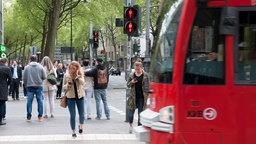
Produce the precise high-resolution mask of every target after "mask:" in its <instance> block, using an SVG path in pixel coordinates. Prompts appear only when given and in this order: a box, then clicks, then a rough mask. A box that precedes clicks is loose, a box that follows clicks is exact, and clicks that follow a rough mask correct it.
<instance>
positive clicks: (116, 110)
mask: <svg viewBox="0 0 256 144" xmlns="http://www.w3.org/2000/svg"><path fill="white" fill-rule="evenodd" d="M108 107H109V109H110V110H112V111H114V112H116V113H118V114H120V115H123V116H124V115H125V112H123V111H121V110H119V109H118V108H116V107H113V106H111V105H109V106H108ZM134 119H135V120H138V116H137V115H136V114H135V115H134Z"/></svg>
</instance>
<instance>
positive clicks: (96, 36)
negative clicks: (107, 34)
mask: <svg viewBox="0 0 256 144" xmlns="http://www.w3.org/2000/svg"><path fill="white" fill-rule="evenodd" d="M98 47H99V31H97V30H94V31H93V48H95V49H96V48H98Z"/></svg>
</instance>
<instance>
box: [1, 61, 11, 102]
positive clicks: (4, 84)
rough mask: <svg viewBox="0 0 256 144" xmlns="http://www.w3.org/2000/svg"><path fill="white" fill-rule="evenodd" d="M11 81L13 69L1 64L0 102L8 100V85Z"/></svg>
mask: <svg viewBox="0 0 256 144" xmlns="http://www.w3.org/2000/svg"><path fill="white" fill-rule="evenodd" d="M11 81H12V73H11V69H10V68H9V67H7V66H6V65H4V64H1V63H0V100H8V85H9V84H10V83H11Z"/></svg>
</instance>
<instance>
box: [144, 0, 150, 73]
mask: <svg viewBox="0 0 256 144" xmlns="http://www.w3.org/2000/svg"><path fill="white" fill-rule="evenodd" d="M149 10H150V0H147V1H146V52H145V59H144V69H145V71H146V72H149V65H150V52H149V49H150V47H151V42H150V38H149V25H150V20H149V12H150V11H149Z"/></svg>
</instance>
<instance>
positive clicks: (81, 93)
mask: <svg viewBox="0 0 256 144" xmlns="http://www.w3.org/2000/svg"><path fill="white" fill-rule="evenodd" d="M68 82H71V83H73V81H72V78H71V76H70V75H69V73H66V74H65V75H64V78H63V89H64V90H65V92H66V96H67V98H75V97H76V96H75V89H74V87H72V88H71V89H70V90H69V91H67V88H68ZM75 83H76V86H77V93H78V98H79V99H80V98H82V97H84V95H85V93H84V78H78V79H76V80H75Z"/></svg>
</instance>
